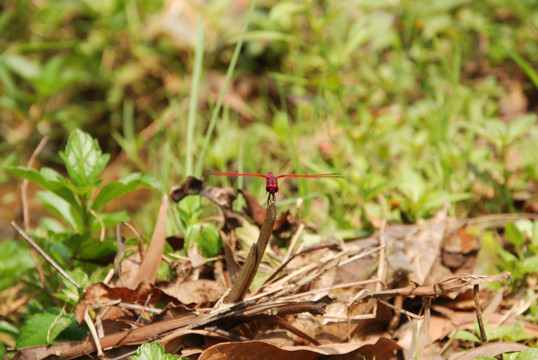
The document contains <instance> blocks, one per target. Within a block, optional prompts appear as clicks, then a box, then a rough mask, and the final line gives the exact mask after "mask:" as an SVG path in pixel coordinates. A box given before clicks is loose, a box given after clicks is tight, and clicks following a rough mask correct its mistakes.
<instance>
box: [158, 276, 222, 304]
mask: <svg viewBox="0 0 538 360" xmlns="http://www.w3.org/2000/svg"><path fill="white" fill-rule="evenodd" d="M159 288H160V289H161V290H162V291H164V293H165V294H167V295H169V296H172V297H174V298H176V299H178V300H179V301H180V302H181V303H183V304H186V305H189V304H197V305H202V304H209V303H212V302H216V301H218V300H219V299H220V298H221V296H222V295H223V294H224V292H225V291H226V289H225V288H224V287H223V286H222V285H221V284H219V283H218V282H216V281H214V280H206V279H200V280H195V281H187V282H182V283H179V284H172V283H168V284H166V285H163V286H159Z"/></svg>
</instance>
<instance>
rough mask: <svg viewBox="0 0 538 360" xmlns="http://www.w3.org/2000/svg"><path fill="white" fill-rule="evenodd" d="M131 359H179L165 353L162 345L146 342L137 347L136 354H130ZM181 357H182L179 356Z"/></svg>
mask: <svg viewBox="0 0 538 360" xmlns="http://www.w3.org/2000/svg"><path fill="white" fill-rule="evenodd" d="M131 359H132V360H174V359H180V358H179V357H177V356H173V355H170V354H167V353H166V352H165V350H164V346H162V345H161V344H159V343H156V342H154V343H147V344H143V345H141V346H139V347H138V349H137V350H136V355H133V356H131ZM181 359H183V358H181Z"/></svg>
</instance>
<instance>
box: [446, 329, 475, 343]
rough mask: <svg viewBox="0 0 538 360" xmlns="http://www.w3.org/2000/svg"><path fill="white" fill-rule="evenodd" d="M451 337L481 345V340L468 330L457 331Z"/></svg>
mask: <svg viewBox="0 0 538 360" xmlns="http://www.w3.org/2000/svg"><path fill="white" fill-rule="evenodd" d="M449 337H450V338H452V339H456V340H467V341H472V342H476V343H480V339H479V338H478V337H477V336H476V335H475V334H473V333H472V332H470V331H467V330H456V331H454V332H453V333H451V334H450V335H449Z"/></svg>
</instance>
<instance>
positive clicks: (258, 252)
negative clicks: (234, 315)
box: [224, 196, 276, 303]
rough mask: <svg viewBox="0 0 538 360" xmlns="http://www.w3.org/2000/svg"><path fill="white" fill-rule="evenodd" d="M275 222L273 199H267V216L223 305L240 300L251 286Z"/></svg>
mask: <svg viewBox="0 0 538 360" xmlns="http://www.w3.org/2000/svg"><path fill="white" fill-rule="evenodd" d="M275 221H276V208H275V199H274V197H271V196H270V197H269V199H268V201H267V214H266V215H265V220H264V222H263V226H262V229H261V231H260V235H259V236H258V240H257V241H256V244H254V245H252V247H251V248H250V252H249V253H248V256H247V260H246V261H245V263H244V264H243V267H242V268H241V271H240V272H239V277H238V280H237V281H236V282H235V283H234V284H233V285H232V288H231V290H230V292H229V293H228V295H226V297H225V298H224V302H225V303H235V302H237V301H240V300H242V299H243V298H244V297H245V294H246V293H247V291H248V288H249V287H250V284H252V280H253V279H254V275H256V272H257V271H258V267H259V266H260V263H261V261H262V258H263V254H264V252H265V248H266V247H267V244H268V243H269V240H270V239H271V233H272V230H273V226H274V225H275Z"/></svg>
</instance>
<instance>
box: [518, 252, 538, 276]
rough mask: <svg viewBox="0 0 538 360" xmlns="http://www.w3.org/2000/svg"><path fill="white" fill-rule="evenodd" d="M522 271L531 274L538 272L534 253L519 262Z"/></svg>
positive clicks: (537, 260) (536, 256)
mask: <svg viewBox="0 0 538 360" xmlns="http://www.w3.org/2000/svg"><path fill="white" fill-rule="evenodd" d="M521 268H522V270H523V272H525V273H528V274H533V273H537V272H538V255H534V256H531V257H528V258H526V259H525V260H523V263H522V264H521Z"/></svg>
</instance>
